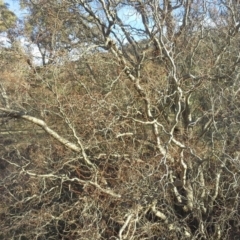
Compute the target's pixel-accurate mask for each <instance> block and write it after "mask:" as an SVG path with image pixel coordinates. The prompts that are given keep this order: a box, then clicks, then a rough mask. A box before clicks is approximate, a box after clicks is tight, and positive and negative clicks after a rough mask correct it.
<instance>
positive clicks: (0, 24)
mask: <svg viewBox="0 0 240 240" xmlns="http://www.w3.org/2000/svg"><path fill="white" fill-rule="evenodd" d="M16 21H17V17H16V15H15V14H14V13H13V12H12V11H10V10H9V9H8V8H7V5H6V4H4V2H3V1H2V0H1V1H0V33H1V32H5V31H7V30H8V29H10V28H12V27H14V26H15V23H16Z"/></svg>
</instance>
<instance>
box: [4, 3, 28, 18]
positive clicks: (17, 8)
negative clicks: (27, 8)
mask: <svg viewBox="0 0 240 240" xmlns="http://www.w3.org/2000/svg"><path fill="white" fill-rule="evenodd" d="M3 2H4V3H7V4H8V7H9V9H10V10H11V11H12V12H14V13H15V14H16V15H17V17H18V18H21V17H22V16H23V14H24V11H22V10H21V9H20V5H19V1H18V0H4V1H3Z"/></svg>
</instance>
